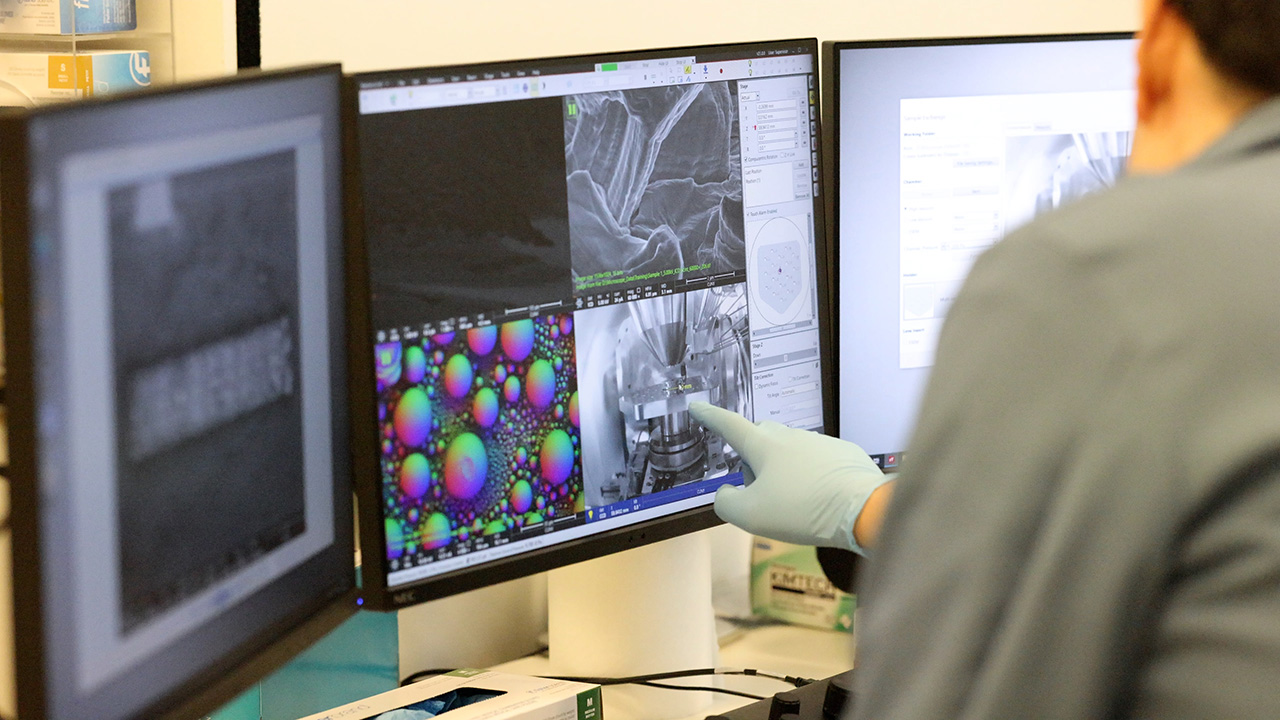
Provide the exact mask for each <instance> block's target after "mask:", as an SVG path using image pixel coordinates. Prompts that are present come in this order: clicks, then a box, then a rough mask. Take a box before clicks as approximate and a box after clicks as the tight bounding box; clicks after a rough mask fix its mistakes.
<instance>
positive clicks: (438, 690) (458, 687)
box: [302, 670, 604, 720]
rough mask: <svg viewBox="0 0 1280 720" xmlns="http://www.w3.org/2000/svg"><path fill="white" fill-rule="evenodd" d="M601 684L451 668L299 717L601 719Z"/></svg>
mask: <svg viewBox="0 0 1280 720" xmlns="http://www.w3.org/2000/svg"><path fill="white" fill-rule="evenodd" d="M600 703H601V696H600V686H599V685H591V684H587V683H579V682H569V681H566V680H548V679H546V678H537V677H528V676H525V675H508V674H505V673H497V672H490V671H487V670H455V671H453V672H451V673H449V674H448V675H437V676H435V677H432V678H428V679H426V680H422V681H420V682H416V683H414V684H412V685H409V686H406V687H402V688H396V689H395V690H392V691H390V692H385V693H382V694H380V695H374V696H373V697H369V698H365V699H364V700H360V701H357V702H353V703H348V704H346V705H343V706H342V707H336V708H333V709H332V710H328V711H326V712H322V713H319V714H316V715H310V716H308V717H305V718H302V720H425V719H426V718H435V717H441V718H444V719H445V720H603V718H604V708H603V707H602V706H601V704H600Z"/></svg>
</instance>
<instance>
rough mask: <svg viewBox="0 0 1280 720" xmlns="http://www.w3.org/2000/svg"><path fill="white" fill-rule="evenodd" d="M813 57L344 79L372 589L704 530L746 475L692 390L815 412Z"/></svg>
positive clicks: (405, 595) (539, 565)
mask: <svg viewBox="0 0 1280 720" xmlns="http://www.w3.org/2000/svg"><path fill="white" fill-rule="evenodd" d="M816 50H817V47H816V42H815V41H813V40H803V41H786V42H773V43H763V44H753V45H735V46H714V47H703V48H682V49H674V50H665V51H647V52H636V53H625V54H616V55H607V56H594V57H574V58H557V59H549V60H537V61H524V62H513V63H504V64H495V65H485V66H470V67H447V68H435V69H419V70H405V71H397V72H383V73H369V74H363V75H359V76H356V77H354V78H353V89H354V94H355V97H356V99H355V102H356V103H357V110H358V120H357V123H356V127H357V131H358V138H357V143H356V144H357V148H358V150H357V153H358V167H359V172H360V190H361V192H360V196H361V197H360V201H361V203H362V205H363V209H362V215H363V221H362V222H361V224H360V230H361V231H362V232H363V235H364V241H365V243H366V246H367V252H368V255H369V277H370V284H371V298H372V305H371V313H372V320H373V337H371V338H370V341H369V345H368V352H369V353H370V355H371V356H372V357H373V358H374V365H375V371H376V386H377V396H378V407H377V415H378V416H377V432H378V437H379V443H380V445H379V450H380V454H381V472H380V473H379V474H378V476H377V477H376V478H373V480H374V481H375V482H374V484H373V486H371V487H370V488H368V491H367V492H363V491H362V492H361V494H360V497H361V498H362V502H361V503H360V504H361V506H362V516H361V517H362V549H363V558H364V577H365V580H366V590H367V592H368V593H369V596H370V598H371V599H372V600H373V601H374V602H377V603H380V604H382V605H393V606H394V605H404V604H408V603H412V602H417V601H419V600H423V599H427V598H430V597H436V596H440V595H444V594H449V593H453V592H458V591H461V590H466V589H469V588H473V587H477V586H480V585H483V584H487V583H490V582H495V581H498V580H503V579H508V578H512V577H516V576H519V575H523V574H528V573H531V572H534V571H538V570H544V569H548V568H550V567H553V566H556V565H561V564H565V563H568V562H576V561H578V560H583V559H586V558H589V557H594V556H597V555H600V554H603V553H607V552H611V551H613V550H620V549H623V548H626V547H629V546H631V545H635V544H638V543H644V542H650V541H653V540H659V539H663V538H666V537H672V536H674V535H677V534H681V533H684V532H688V531H690V530H695V529H700V528H702V527H707V526H709V525H711V524H714V523H715V519H714V515H713V513H712V512H711V510H710V507H709V506H710V504H711V501H712V497H713V495H714V491H715V490H716V488H717V487H719V486H720V485H722V484H724V483H741V482H742V462H741V459H740V457H739V456H738V453H737V452H735V451H734V450H733V448H731V447H727V446H726V445H725V444H724V443H723V442H722V441H721V440H720V439H719V438H718V437H716V436H713V435H711V434H709V433H707V432H706V431H705V430H704V429H703V428H702V427H701V426H700V425H698V424H697V423H696V422H693V421H692V420H691V418H690V416H689V413H688V403H689V402H691V401H695V400H702V401H708V402H711V403H713V404H716V405H719V406H722V407H726V408H729V409H732V410H735V411H737V412H740V413H742V414H744V415H746V416H748V417H751V418H754V419H755V420H757V421H760V420H774V421H777V422H781V423H786V424H789V425H792V426H795V427H800V428H811V429H814V430H823V429H827V428H830V427H831V422H832V419H833V418H831V417H829V416H828V415H827V412H826V411H827V410H828V409H829V407H830V405H829V403H827V402H824V399H825V398H826V396H827V394H828V393H829V392H830V390H831V382H830V381H829V377H828V375H827V364H826V363H825V361H824V357H826V355H825V354H824V346H825V342H826V339H825V332H824V322H825V321H826V317H825V316H826V310H825V304H824V302H822V298H824V297H825V283H826V278H825V275H824V273H825V267H824V266H823V265H822V264H820V263H818V262H817V258H820V257H823V256H824V255H825V242H824V237H823V233H824V227H823V220H822V214H821V211H820V203H821V200H822V198H821V197H820V195H821V192H820V187H819V177H820V173H819V167H818V158H819V152H818V147H817V143H818V112H817V68H816V54H817V53H816ZM365 509H367V510H368V512H367V513H366V512H365ZM375 563H377V564H375ZM378 564H380V566H381V570H380V571H376V570H375V568H377V567H378V566H379V565H378Z"/></svg>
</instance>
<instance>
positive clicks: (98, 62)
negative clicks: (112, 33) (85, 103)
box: [0, 50, 151, 103]
mask: <svg viewBox="0 0 1280 720" xmlns="http://www.w3.org/2000/svg"><path fill="white" fill-rule="evenodd" d="M0 80H3V81H5V82H7V83H11V84H12V85H14V86H16V87H17V88H18V89H19V90H20V91H21V92H22V93H23V94H25V95H26V96H27V97H29V98H31V99H32V100H34V101H36V102H37V103H39V102H47V101H50V100H71V99H73V98H78V97H88V96H91V95H105V94H108V93H118V92H125V91H128V90H140V89H142V88H145V87H147V86H149V85H150V84H151V56H150V55H149V54H148V53H147V52H146V51H145V50H92V51H89V52H81V53H78V54H76V55H71V54H64V53H50V52H0Z"/></svg>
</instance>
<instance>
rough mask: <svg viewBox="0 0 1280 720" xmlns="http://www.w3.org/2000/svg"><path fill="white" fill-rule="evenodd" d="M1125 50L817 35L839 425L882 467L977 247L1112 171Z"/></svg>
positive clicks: (1118, 162) (1130, 52) (1082, 40)
mask: <svg viewBox="0 0 1280 720" xmlns="http://www.w3.org/2000/svg"><path fill="white" fill-rule="evenodd" d="M1134 51H1135V46H1134V41H1133V39H1132V36H1130V35H1122V34H1109V35H1079V36H1057V37H1038V38H983V39H950V40H922V41H903V42H857V43H826V44H824V54H825V55H826V56H827V57H828V58H829V59H830V61H831V65H830V67H831V68H832V70H833V76H832V79H831V82H830V83H829V86H828V98H829V101H830V111H831V113H832V115H831V117H832V118H833V119H834V122H833V123H832V126H831V127H830V128H829V131H830V132H831V133H832V135H833V140H834V142H833V143H832V147H833V148H834V155H835V158H836V162H835V168H834V170H835V180H836V181H835V191H834V193H833V196H834V204H835V208H834V210H835V212H834V220H835V229H834V231H833V234H834V235H835V236H836V238H837V241H836V242H835V243H834V250H835V258H836V260H835V266H836V278H837V280H836V282H835V293H836V303H835V304H836V310H835V317H836V319H835V325H836V328H837V331H836V349H837V350H836V351H837V353H838V357H839V368H838V376H839V390H838V402H837V405H838V416H839V432H840V436H841V437H843V438H845V439H846V440H851V441H853V442H855V443H857V444H859V445H861V446H862V447H863V449H865V450H866V451H867V452H868V453H869V454H870V455H871V456H872V458H873V459H875V460H876V461H877V463H879V464H880V466H881V467H883V468H884V469H886V470H894V469H896V468H897V467H898V466H899V464H900V463H901V462H902V455H903V451H904V450H906V449H907V443H908V439H909V435H910V433H911V430H912V427H913V425H914V422H915V416H916V410H917V405H918V404H919V401H920V397H921V395H922V393H923V391H924V386H925V381H926V379H927V378H928V374H929V369H930V367H932V365H933V356H934V349H935V347H936V344H937V340H938V332H939V330H940V329H941V327H942V323H943V320H944V318H945V317H946V314H947V308H948V307H949V306H950V304H951V301H952V299H953V298H954V297H955V294H956V292H957V291H958V290H959V289H960V285H961V283H962V282H963V280H964V278H965V276H966V274H967V273H968V271H969V268H970V266H971V265H972V263H973V261H974V259H975V258H976V257H977V256H978V255H979V254H981V253H982V251H983V250H984V249H986V248H988V247H990V246H991V245H992V244H994V243H995V242H996V241H998V240H999V239H1000V238H1001V237H1003V236H1004V235H1005V234H1006V233H1007V232H1009V231H1011V230H1013V229H1014V228H1016V227H1018V226H1019V225H1021V224H1023V223H1026V222H1027V221H1028V220H1031V219H1032V218H1034V217H1035V216H1036V215H1038V214H1039V213H1042V212H1045V211H1048V210H1050V209H1052V208H1055V207H1058V206H1060V205H1062V204H1064V203H1068V202H1071V201H1072V200H1074V199H1076V198H1079V197H1081V196H1083V195H1085V194H1088V193H1091V192H1095V191H1097V190H1100V189H1103V188H1105V187H1108V186H1110V185H1112V184H1113V183H1115V181H1116V179H1117V178H1118V177H1119V175H1120V174H1121V172H1122V170H1123V167H1124V164H1125V161H1126V159H1127V157H1128V155H1129V151H1130V147H1131V144H1132V138H1133V132H1132V131H1133V128H1134V124H1135V115H1134V113H1135V110H1134V105H1135V95H1134V75H1135V63H1134ZM994 460H996V461H998V458H995V459H994Z"/></svg>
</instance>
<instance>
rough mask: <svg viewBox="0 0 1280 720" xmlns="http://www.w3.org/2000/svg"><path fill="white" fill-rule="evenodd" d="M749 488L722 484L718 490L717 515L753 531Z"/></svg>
mask: <svg viewBox="0 0 1280 720" xmlns="http://www.w3.org/2000/svg"><path fill="white" fill-rule="evenodd" d="M751 500H752V498H751V495H750V494H749V492H748V490H747V488H741V487H737V486H734V485H721V486H720V488H719V489H718V490H716V506H715V507H716V515H718V516H720V519H721V520H723V521H725V522H727V523H729V524H730V525H737V526H738V527H740V528H742V529H743V530H746V531H748V532H751V527H750V524H751V505H752V502H751Z"/></svg>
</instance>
